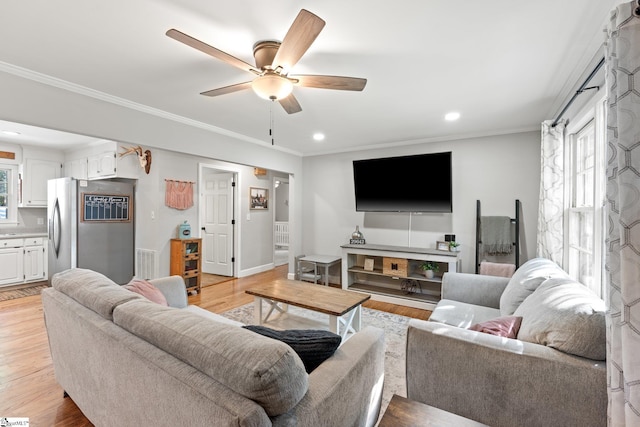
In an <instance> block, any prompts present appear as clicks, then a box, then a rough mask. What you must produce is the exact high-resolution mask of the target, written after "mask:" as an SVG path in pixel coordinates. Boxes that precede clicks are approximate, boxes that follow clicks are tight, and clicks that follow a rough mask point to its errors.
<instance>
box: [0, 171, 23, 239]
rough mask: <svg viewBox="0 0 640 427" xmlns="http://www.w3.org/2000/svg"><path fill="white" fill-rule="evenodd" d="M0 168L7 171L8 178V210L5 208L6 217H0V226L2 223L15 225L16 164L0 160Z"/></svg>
mask: <svg viewBox="0 0 640 427" xmlns="http://www.w3.org/2000/svg"><path fill="white" fill-rule="evenodd" d="M0 169H3V170H8V171H9V179H8V181H9V182H8V186H7V197H8V199H9V200H8V208H9V209H8V210H7V218H6V219H1V218H0V226H2V225H17V224H18V181H19V179H20V177H19V175H18V174H19V171H18V165H16V164H13V163H2V162H0Z"/></svg>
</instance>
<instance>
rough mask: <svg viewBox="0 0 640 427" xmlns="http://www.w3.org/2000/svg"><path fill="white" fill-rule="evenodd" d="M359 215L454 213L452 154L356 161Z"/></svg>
mask: <svg viewBox="0 0 640 427" xmlns="http://www.w3.org/2000/svg"><path fill="white" fill-rule="evenodd" d="M353 180H354V184H355V194H356V211H358V212H451V211H452V202H451V187H452V185H451V152H450V151H449V152H445V153H428V154H418V155H412V156H401V157H386V158H380V159H367V160H354V161H353Z"/></svg>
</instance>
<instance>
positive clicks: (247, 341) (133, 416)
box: [42, 269, 384, 427]
mask: <svg viewBox="0 0 640 427" xmlns="http://www.w3.org/2000/svg"><path fill="white" fill-rule="evenodd" d="M151 282H152V283H153V284H154V285H155V286H156V287H157V288H158V289H160V291H161V292H162V293H163V294H164V296H165V297H166V300H167V302H168V303H169V305H172V306H170V307H166V306H162V305H160V304H157V303H155V302H152V301H150V300H149V299H147V298H145V297H143V296H140V295H138V294H136V293H133V292H131V291H129V290H127V289H124V288H123V287H121V286H119V285H117V284H115V283H113V282H112V281H111V280H109V279H107V278H106V277H104V276H103V275H101V274H99V273H96V272H93V271H90V270H83V269H72V270H67V271H65V272H62V273H58V274H57V275H56V276H54V278H53V280H52V288H48V289H46V290H44V291H43V293H42V302H43V308H44V316H45V322H46V330H47V334H48V337H49V345H50V350H51V357H52V359H53V366H54V371H55V377H56V380H57V382H58V383H59V384H60V386H61V387H62V388H63V389H64V390H65V391H66V392H67V393H68V395H69V396H70V398H71V399H73V401H74V402H75V403H76V404H77V405H78V407H79V408H80V410H81V411H82V412H83V413H84V415H85V416H86V417H87V418H88V419H89V420H90V421H91V422H92V423H93V424H94V425H96V426H110V425H136V426H159V425H166V426H168V425H188V426H212V425H215V426H271V425H273V426H327V427H328V426H336V425H348V426H371V425H373V424H374V423H375V422H376V420H377V417H378V414H379V410H380V402H381V394H382V385H383V379H384V335H383V331H382V330H380V329H377V328H373V327H366V328H364V329H363V330H362V331H360V332H358V333H357V334H354V336H352V337H351V338H349V340H347V341H346V342H344V343H343V344H342V345H341V346H340V347H339V348H338V349H337V350H336V352H335V353H334V354H333V356H331V357H330V358H329V359H327V360H325V361H324V362H323V363H322V364H321V365H320V366H318V367H317V368H316V369H315V370H313V371H312V372H311V373H309V374H308V373H307V372H306V371H305V367H304V366H303V363H302V361H301V360H300V358H299V357H298V355H297V354H296V353H295V352H294V351H293V350H292V349H291V347H289V346H288V345H286V344H284V343H282V342H280V341H277V340H274V339H271V338H267V337H264V336H261V335H258V334H256V333H254V332H252V331H250V330H247V329H244V328H241V327H239V324H237V322H230V321H228V320H226V319H225V318H224V317H221V316H218V315H215V314H213V313H210V312H208V311H205V310H202V309H200V308H199V307H195V306H187V297H186V292H185V288H184V282H183V281H182V279H181V278H179V277H177V276H174V277H171V278H163V279H159V280H154V281H151Z"/></svg>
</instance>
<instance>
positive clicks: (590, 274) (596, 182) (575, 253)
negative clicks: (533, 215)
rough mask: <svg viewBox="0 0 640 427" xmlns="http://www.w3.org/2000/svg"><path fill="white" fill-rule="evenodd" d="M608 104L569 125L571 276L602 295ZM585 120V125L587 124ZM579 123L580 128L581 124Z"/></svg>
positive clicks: (567, 245) (566, 258)
mask: <svg viewBox="0 0 640 427" xmlns="http://www.w3.org/2000/svg"><path fill="white" fill-rule="evenodd" d="M604 120H605V103H604V100H600V101H599V102H597V103H596V104H595V106H593V107H592V108H590V109H588V111H587V112H586V113H585V114H583V115H582V116H581V117H579V119H578V120H577V121H576V125H575V126H573V127H571V128H568V132H569V137H568V138H567V142H568V150H567V151H566V152H567V153H568V156H567V158H568V163H569V164H568V165H567V166H568V167H567V168H566V170H567V171H568V173H567V174H566V175H565V176H566V179H567V181H568V182H566V186H565V188H566V189H567V192H568V194H566V196H567V197H566V198H565V200H567V201H568V203H567V206H566V209H565V227H566V228H565V236H566V237H565V254H564V265H565V268H566V270H567V272H568V273H569V275H570V276H571V277H572V278H574V279H576V280H578V281H579V282H580V283H582V284H584V285H586V286H587V287H589V288H590V289H591V290H593V291H594V292H595V293H596V294H598V295H599V296H601V295H602V283H603V281H602V273H603V271H602V270H603V268H602V266H603V265H604V260H603V244H604V237H603V225H604V197H605V194H604V182H605V163H604V153H605V147H606V146H605V144H606V140H605V132H604V129H605V125H606V123H605V121H604ZM585 123H586V124H585ZM578 126H580V127H578Z"/></svg>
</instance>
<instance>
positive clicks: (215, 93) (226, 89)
mask: <svg viewBox="0 0 640 427" xmlns="http://www.w3.org/2000/svg"><path fill="white" fill-rule="evenodd" d="M250 88H251V82H244V83H238V84H235V85H230V86H225V87H219V88H218V89H211V90H208V91H206V92H202V93H201V94H200V95H204V96H219V95H226V94H227V93H233V92H238V91H241V90H245V89H250Z"/></svg>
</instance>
